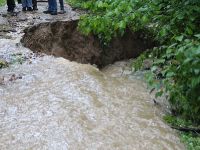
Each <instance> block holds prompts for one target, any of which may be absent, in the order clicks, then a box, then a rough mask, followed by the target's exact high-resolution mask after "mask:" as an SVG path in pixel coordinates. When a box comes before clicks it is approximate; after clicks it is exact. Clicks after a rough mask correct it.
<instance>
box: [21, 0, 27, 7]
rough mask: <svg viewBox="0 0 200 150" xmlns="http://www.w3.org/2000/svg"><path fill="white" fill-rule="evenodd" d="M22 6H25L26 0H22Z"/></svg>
mask: <svg viewBox="0 0 200 150" xmlns="http://www.w3.org/2000/svg"><path fill="white" fill-rule="evenodd" d="M22 7H23V8H25V7H27V6H26V0H22Z"/></svg>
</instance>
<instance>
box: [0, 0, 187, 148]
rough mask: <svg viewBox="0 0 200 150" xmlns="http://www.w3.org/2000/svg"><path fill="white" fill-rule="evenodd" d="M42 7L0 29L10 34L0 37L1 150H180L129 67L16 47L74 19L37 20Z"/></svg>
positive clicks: (7, 19)
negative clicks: (42, 27) (37, 28)
mask: <svg viewBox="0 0 200 150" xmlns="http://www.w3.org/2000/svg"><path fill="white" fill-rule="evenodd" d="M45 7H46V4H40V6H39V12H38V13H31V14H28V13H26V14H23V13H21V14H19V15H20V16H17V17H9V16H7V17H4V19H5V20H4V22H3V23H1V24H4V25H6V26H10V28H12V29H15V31H9V32H7V31H6V32H5V31H3V32H2V34H3V36H1V38H0V59H1V60H3V61H6V62H7V63H8V65H9V67H7V68H4V69H0V135H1V136H0V149H2V150H13V149H17V150H18V149H20V150H21V149H52V150H66V149H69V150H79V149H80V150H82V149H83V150H85V149H89V150H94V149H105V150H108V149H109V150H113V149H119V150H134V149H135V150H158V149H169V150H174V149H177V150H183V149H184V146H183V145H182V144H181V143H180V141H179V138H178V136H177V134H176V133H175V131H174V130H172V129H171V128H170V127H169V126H167V125H166V124H165V123H164V122H163V121H162V112H161V111H160V109H159V108H157V107H155V106H154V104H153V102H152V100H151V99H152V97H151V95H149V93H148V91H147V90H146V87H145V84H144V83H143V82H142V81H141V80H138V79H137V78H136V77H134V76H132V75H131V74H132V73H131V71H130V70H131V68H130V67H129V65H128V64H129V63H128V62H117V63H115V64H113V65H110V66H107V67H106V68H104V69H102V71H99V69H97V68H95V67H94V66H91V65H88V64H79V63H77V62H70V61H69V60H66V59H64V58H55V57H53V56H47V55H44V54H38V53H32V51H31V50H29V49H28V48H25V47H23V46H22V45H21V44H20V40H21V37H22V36H23V34H24V33H23V30H24V28H25V27H27V26H32V25H37V24H39V23H41V22H43V23H44V22H51V21H56V19H57V21H59V20H65V21H66V20H67V19H70V17H69V16H76V17H77V16H78V15H77V14H75V12H71V11H68V14H67V15H66V16H65V15H64V16H59V17H58V18H54V17H52V16H49V15H44V14H42V10H44V9H45ZM0 10H1V11H2V12H4V13H5V8H0ZM69 10H70V9H69ZM76 17H75V18H76ZM22 18H26V19H25V20H24V19H22ZM34 18H35V19H34ZM72 18H73V17H72ZM74 20H76V19H74ZM49 51H52V49H51V50H49Z"/></svg>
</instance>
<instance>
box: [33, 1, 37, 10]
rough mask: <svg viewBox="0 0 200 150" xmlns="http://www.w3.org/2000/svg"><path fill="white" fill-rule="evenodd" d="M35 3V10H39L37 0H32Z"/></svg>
mask: <svg viewBox="0 0 200 150" xmlns="http://www.w3.org/2000/svg"><path fill="white" fill-rule="evenodd" d="M32 3H33V10H38V8H37V0H32Z"/></svg>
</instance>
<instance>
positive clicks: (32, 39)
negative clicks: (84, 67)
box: [21, 20, 154, 67]
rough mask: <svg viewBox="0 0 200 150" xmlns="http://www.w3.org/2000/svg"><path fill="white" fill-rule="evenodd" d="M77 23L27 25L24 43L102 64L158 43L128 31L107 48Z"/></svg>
mask: <svg viewBox="0 0 200 150" xmlns="http://www.w3.org/2000/svg"><path fill="white" fill-rule="evenodd" d="M77 25H78V20H74V21H57V22H46V23H41V24H38V25H36V26H33V27H30V28H27V29H26V30H25V35H24V36H23V38H22V40H21V42H22V43H23V45H24V46H25V47H28V48H30V49H31V50H33V51H36V52H38V51H39V52H44V53H46V54H49V55H54V56H57V57H64V58H66V59H68V60H71V61H76V62H79V63H90V64H96V65H97V66H99V67H103V66H106V65H108V64H112V63H113V62H115V61H119V60H123V59H129V58H134V57H137V56H138V55H139V54H140V53H142V52H143V51H145V50H146V49H148V48H151V47H152V46H153V45H154V44H153V42H152V41H151V40H150V39H144V38H142V36H143V34H142V33H141V32H138V33H132V32H131V31H127V32H126V33H125V34H124V36H123V37H122V38H115V39H113V40H112V42H111V43H110V44H109V45H108V46H106V47H103V46H102V44H101V43H100V42H99V40H98V39H97V38H96V37H95V36H93V35H89V36H84V35H83V34H81V33H80V32H79V31H78V30H77Z"/></svg>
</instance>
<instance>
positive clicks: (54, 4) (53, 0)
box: [49, 0, 57, 15]
mask: <svg viewBox="0 0 200 150" xmlns="http://www.w3.org/2000/svg"><path fill="white" fill-rule="evenodd" d="M49 1H50V6H51V8H50V9H51V10H50V11H51V15H57V2H56V0H49Z"/></svg>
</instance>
